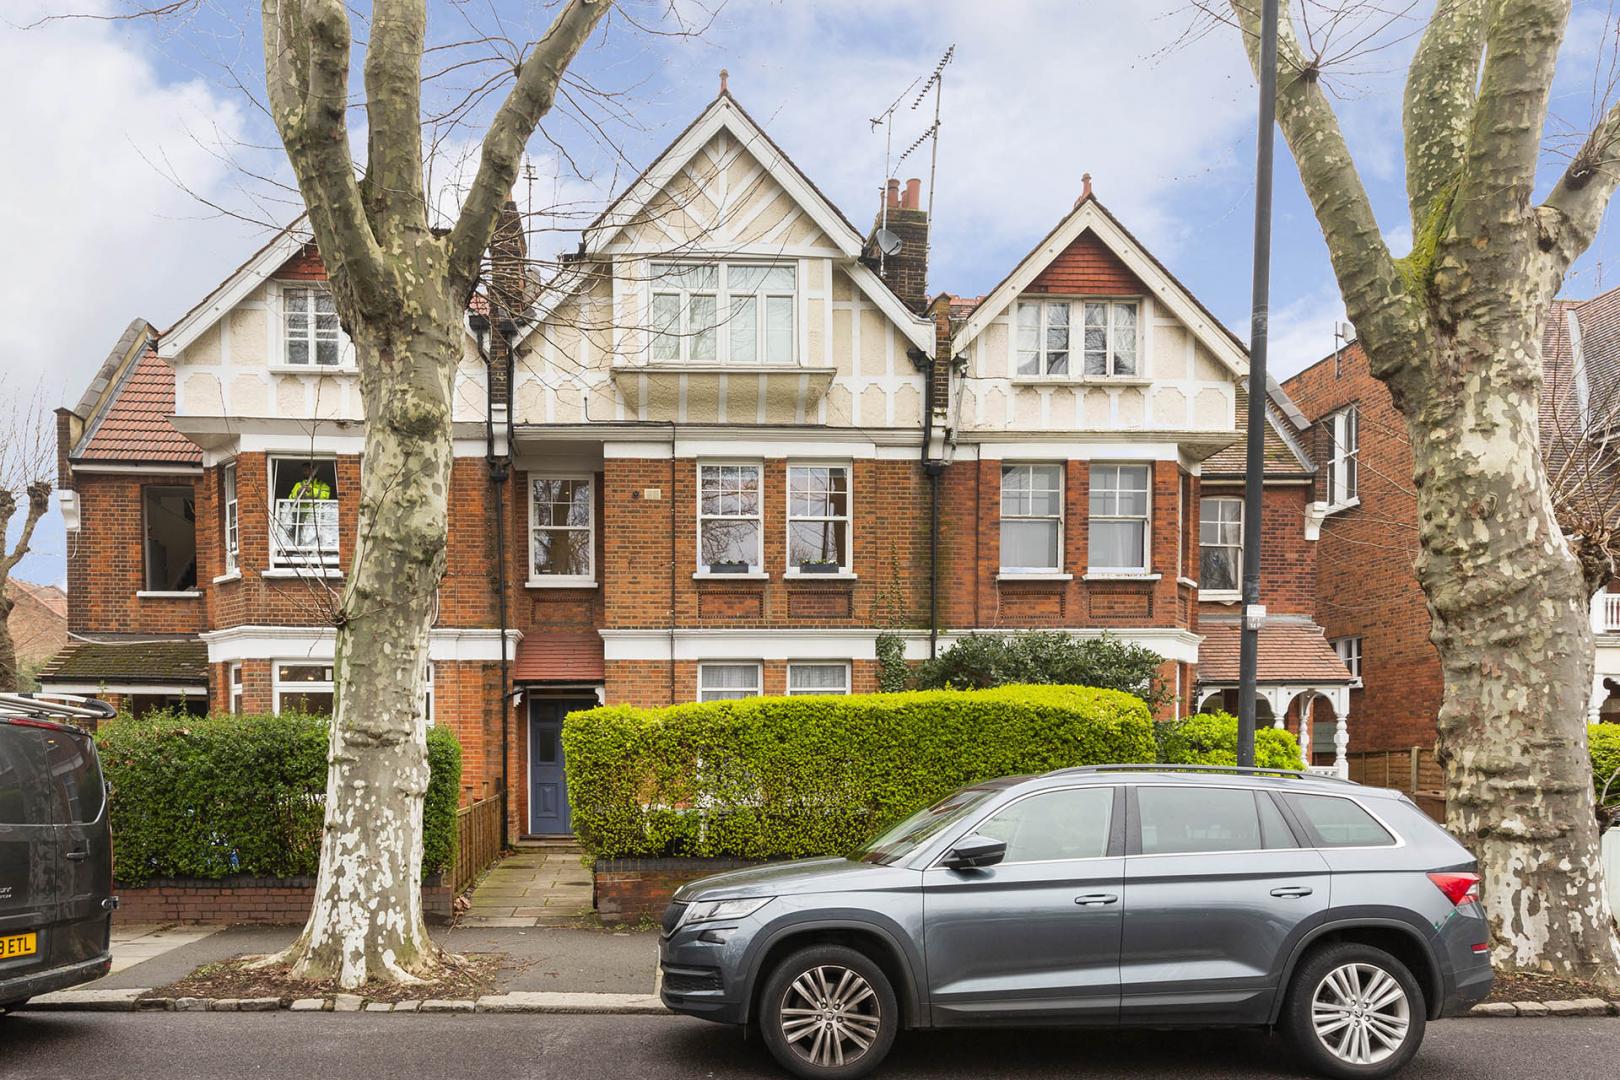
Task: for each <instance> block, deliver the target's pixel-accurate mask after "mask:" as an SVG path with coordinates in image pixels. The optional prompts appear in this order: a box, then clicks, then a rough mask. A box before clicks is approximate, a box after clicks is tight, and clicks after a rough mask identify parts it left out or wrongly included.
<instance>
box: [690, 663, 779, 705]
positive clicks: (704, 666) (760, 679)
mask: <svg viewBox="0 0 1620 1080" xmlns="http://www.w3.org/2000/svg"><path fill="white" fill-rule="evenodd" d="M717 668H752V669H753V672H754V685H753V686H752V687H735V686H717V687H712V688H711V687H705V686H704V685H703V679H704V676H705V675H706V674H707V673H708V672H710V671H713V670H715V669H717ZM711 689H712V690H713V691H714V692H715V693H730V692H731V691H734V690H744V691H747V690H752V691H753V692H752V693H744V694H743V695H742V697H740V698H738V697H713V698H711V697H705V696H704V695H705V694H706V693H708V692H709V691H710V690H711ZM764 693H765V665H764V663H763V662H761V661H759V660H705V661H703V662H701V663H699V664H698V677H697V699H698V700H699V701H744V700H747V699H748V698H751V697H761V696H762V695H764Z"/></svg>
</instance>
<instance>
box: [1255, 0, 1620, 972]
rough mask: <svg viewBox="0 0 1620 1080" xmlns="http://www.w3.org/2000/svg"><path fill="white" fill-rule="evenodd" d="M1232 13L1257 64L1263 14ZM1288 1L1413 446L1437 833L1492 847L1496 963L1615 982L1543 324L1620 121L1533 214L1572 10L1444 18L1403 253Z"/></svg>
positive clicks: (1286, 121)
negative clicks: (1439, 779) (1545, 409)
mask: <svg viewBox="0 0 1620 1080" xmlns="http://www.w3.org/2000/svg"><path fill="white" fill-rule="evenodd" d="M1231 7H1232V10H1233V13H1234V14H1235V15H1236V17H1237V20H1238V22H1239V24H1240V25H1241V26H1242V28H1243V30H1244V33H1245V38H1246V40H1247V43H1248V45H1249V46H1250V47H1249V50H1248V51H1249V56H1250V60H1251V63H1258V55H1259V50H1258V42H1257V34H1258V29H1259V16H1258V12H1257V9H1256V7H1255V5H1254V4H1253V2H1252V0H1231ZM1287 7H1288V5H1287V4H1286V3H1284V5H1283V8H1284V13H1283V19H1282V40H1281V42H1280V49H1279V65H1278V89H1277V119H1278V124H1279V126H1280V127H1281V129H1282V132H1283V136H1284V138H1285V139H1286V140H1287V142H1288V144H1289V147H1290V148H1291V150H1292V151H1293V155H1294V159H1295V161H1296V162H1297V163H1298V166H1299V170H1300V175H1301V178H1302V180H1303V181H1304V185H1305V190H1306V192H1307V194H1308V195H1309V197H1310V200H1311V203H1312V205H1313V207H1314V209H1315V211H1316V215H1317V219H1318V223H1319V224H1320V225H1321V228H1322V231H1323V233H1324V235H1325V236H1326V238H1327V241H1328V249H1329V253H1330V256H1331V258H1332V261H1333V267H1334V272H1335V274H1336V275H1337V277H1338V279H1339V284H1340V288H1341V290H1342V291H1343V293H1344V299H1345V305H1346V308H1347V310H1348V312H1349V314H1350V318H1351V319H1352V320H1353V321H1354V323H1355V324H1356V328H1357V333H1358V336H1359V338H1360V341H1361V344H1362V346H1363V348H1364V349H1365V351H1366V352H1367V355H1368V358H1369V361H1370V363H1371V366H1372V370H1373V372H1374V373H1375V374H1376V375H1377V376H1378V377H1379V378H1381V379H1383V380H1384V381H1385V383H1386V384H1387V385H1388V386H1389V387H1390V391H1391V395H1392V397H1393V398H1394V401H1395V404H1396V406H1397V407H1398V408H1399V409H1400V411H1401V413H1402V414H1403V416H1404V417H1405V418H1406V421H1407V426H1408V430H1409V434H1410V436H1411V440H1412V450H1413V460H1414V466H1415V473H1416V475H1415V481H1416V485H1417V499H1418V519H1419V525H1418V529H1419V540H1420V554H1419V557H1418V561H1417V567H1416V570H1417V575H1418V580H1419V582H1420V583H1421V584H1422V586H1423V590H1424V593H1425V595H1426V597H1427V599H1428V606H1429V612H1430V615H1431V618H1432V629H1431V632H1430V637H1431V639H1432V640H1433V642H1434V644H1435V647H1436V649H1437V650H1438V651H1439V654H1440V662H1441V667H1442V671H1443V673H1444V679H1445V696H1444V701H1443V703H1442V705H1441V709H1440V714H1439V717H1438V742H1437V749H1438V757H1439V759H1440V761H1441V762H1442V763H1443V765H1444V767H1445V771H1446V783H1447V825H1448V827H1449V828H1450V829H1451V830H1452V831H1453V832H1454V833H1455V834H1456V835H1457V836H1458V837H1459V838H1461V839H1462V840H1463V841H1464V842H1465V843H1467V844H1468V845H1469V846H1470V847H1471V848H1472V850H1473V851H1474V852H1475V854H1476V855H1477V856H1478V857H1479V861H1480V865H1481V868H1482V870H1483V872H1484V877H1485V892H1484V901H1485V907H1486V910H1487V912H1488V914H1489V915H1490V918H1491V923H1492V927H1493V931H1494V934H1495V948H1494V959H1495V960H1496V962H1497V964H1498V965H1499V966H1503V967H1511V968H1519V969H1525V970H1532V971H1542V972H1548V973H1553V974H1559V975H1566V976H1576V977H1580V978H1586V979H1593V980H1598V981H1603V982H1607V983H1609V984H1611V985H1620V940H1617V939H1616V936H1615V927H1614V919H1613V915H1612V914H1611V912H1610V910H1609V905H1608V903H1607V901H1606V899H1605V897H1604V892H1603V886H1602V869H1601V864H1600V863H1599V860H1598V830H1597V824H1596V818H1595V816H1594V812H1593V795H1592V787H1591V766H1590V763H1589V760H1588V757H1587V747H1586V704H1587V695H1588V694H1589V693H1590V689H1591V676H1592V662H1593V661H1592V647H1593V646H1592V637H1591V626H1590V622H1589V620H1588V616H1587V610H1588V609H1587V603H1588V600H1589V598H1590V592H1589V591H1588V589H1587V587H1586V584H1585V581H1584V579H1583V575H1582V568H1581V566H1580V563H1579V561H1578V560H1577V558H1576V557H1575V555H1574V553H1573V552H1572V550H1571V547H1570V544H1569V543H1568V541H1567V540H1566V538H1565V536H1564V533H1563V531H1562V529H1561V528H1560V526H1559V522H1558V520H1557V517H1556V515H1555V513H1554V509H1553V502H1552V498H1551V494H1550V491H1549V487H1548V483H1547V478H1546V475H1545V472H1544V470H1543V468H1542V462H1541V456H1540V446H1539V432H1538V426H1537V410H1538V395H1539V393H1540V387H1541V371H1542V368H1541V331H1542V323H1543V320H1544V318H1545V317H1546V313H1547V309H1548V305H1549V302H1550V301H1551V299H1552V297H1553V296H1554V295H1555V294H1556V292H1557V290H1558V287H1559V285H1560V283H1561V282H1562V280H1563V276H1564V273H1565V271H1566V270H1567V269H1568V266H1569V263H1570V262H1571V261H1572V260H1573V259H1574V258H1575V257H1576V256H1578V255H1579V254H1580V252H1581V251H1582V250H1584V249H1585V247H1586V245H1587V244H1588V243H1590V241H1591V238H1592V234H1593V233H1594V232H1595V230H1596V227H1597V223H1598V220H1599V219H1600V218H1601V216H1602V212H1603V207H1604V206H1605V205H1606V204H1607V202H1608V199H1609V196H1610V194H1611V193H1612V192H1613V189H1614V183H1615V177H1616V171H1615V169H1614V168H1613V165H1614V161H1613V154H1612V152H1611V151H1612V144H1613V142H1614V141H1615V139H1614V134H1615V130H1616V129H1617V127H1620V120H1617V119H1616V114H1614V113H1611V114H1610V117H1609V118H1608V119H1607V120H1605V122H1604V125H1603V126H1602V127H1601V128H1600V130H1599V132H1597V133H1594V135H1593V139H1592V141H1589V143H1588V146H1587V149H1586V150H1583V152H1582V153H1581V154H1580V155H1577V158H1576V161H1575V163H1574V164H1573V165H1572V166H1571V168H1570V173H1569V174H1567V175H1566V176H1565V178H1564V180H1563V181H1562V182H1561V183H1560V184H1559V186H1558V188H1557V190H1555V192H1554V193H1553V196H1552V197H1551V198H1550V199H1549V200H1548V202H1547V203H1546V204H1545V205H1543V206H1541V207H1536V206H1534V205H1533V204H1532V202H1531V194H1532V186H1533V184H1534V179H1535V169H1536V164H1537V155H1538V152H1539V144H1540V138H1541V131H1542V125H1543V123H1544V120H1545V116H1546V111H1547V96H1548V91H1549V87H1550V86H1551V82H1552V75H1553V64H1554V61H1555V59H1556V56H1557V52H1558V46H1559V43H1560V41H1561V38H1562V33H1563V28H1564V25H1565V23H1566V22H1567V20H1568V16H1569V3H1568V0H1450V2H1448V3H1443V4H1440V5H1437V8H1436V11H1435V14H1434V15H1433V16H1432V18H1431V21H1430V24H1429V26H1428V27H1427V30H1426V32H1425V34H1424V36H1423V38H1422V40H1421V42H1420V44H1419V47H1418V49H1417V52H1416V55H1415V56H1414V58H1413V62H1412V68H1411V71H1410V74H1409V79H1408V86H1407V94H1406V107H1405V118H1404V123H1405V128H1406V132H1405V134H1406V159H1407V190H1408V195H1409V199H1410V204H1411V213H1412V228H1413V250H1412V253H1411V255H1409V256H1408V257H1407V258H1405V259H1400V260H1397V259H1393V258H1391V256H1390V254H1389V252H1388V250H1387V249H1386V247H1385V245H1384V243H1383V240H1382V238H1381V236H1380V234H1379V232H1378V228H1377V223H1376V221H1375V220H1374V218H1373V214H1372V209H1371V205H1370V203H1369V202H1368V200H1367V197H1366V194H1365V192H1364V190H1363V189H1362V186H1361V182H1360V180H1359V178H1358V177H1357V175H1356V172H1355V168H1354V164H1353V162H1352V161H1351V159H1350V154H1349V151H1348V148H1347V147H1346V145H1345V142H1344V139H1343V137H1342V135H1341V133H1340V130H1339V126H1338V122H1337V120H1336V118H1335V117H1334V114H1333V110H1332V107H1331V105H1330V104H1329V103H1328V101H1327V98H1326V97H1325V96H1324V94H1323V93H1322V90H1321V88H1320V85H1319V83H1318V78H1317V76H1318V74H1319V73H1318V72H1316V71H1315V70H1314V69H1313V68H1312V66H1311V63H1310V62H1309V61H1308V59H1307V58H1306V57H1304V56H1303V54H1302V52H1301V50H1300V47H1299V43H1298V40H1297V38H1296V37H1295V35H1294V33H1293V31H1292V23H1291V20H1290V19H1289V17H1288V13H1287Z"/></svg>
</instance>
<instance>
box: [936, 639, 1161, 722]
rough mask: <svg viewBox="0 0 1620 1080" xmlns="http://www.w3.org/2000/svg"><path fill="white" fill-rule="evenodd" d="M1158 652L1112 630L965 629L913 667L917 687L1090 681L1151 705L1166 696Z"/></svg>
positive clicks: (962, 687)
mask: <svg viewBox="0 0 1620 1080" xmlns="http://www.w3.org/2000/svg"><path fill="white" fill-rule="evenodd" d="M1163 663H1164V657H1162V656H1160V655H1159V654H1158V653H1156V652H1154V651H1153V650H1152V649H1148V648H1144V647H1143V646H1141V645H1134V644H1132V643H1130V642H1127V641H1121V640H1120V639H1119V638H1117V637H1115V636H1113V635H1112V634H1103V635H1102V636H1100V637H1094V638H1077V637H1073V636H1071V635H1069V634H1065V633H1061V632H1059V631H1056V630H1030V631H1026V632H1024V633H1019V634H1007V635H995V634H969V635H968V636H967V637H965V638H962V639H961V640H960V641H958V642H957V643H956V644H955V645H953V646H952V647H951V648H949V649H947V650H946V651H945V652H943V653H941V654H940V655H939V656H938V657H936V658H934V659H933V660H930V661H928V662H927V663H925V664H923V665H922V667H920V668H918V669H917V680H916V684H917V687H918V688H919V689H923V690H938V689H944V688H946V687H953V688H955V689H958V690H982V689H986V688H988V687H992V686H1009V685H1018V684H1022V685H1063V686H1094V687H1099V688H1102V689H1106V690H1120V691H1123V692H1125V693H1127V694H1134V695H1135V696H1137V697H1139V698H1141V699H1142V700H1143V701H1145V702H1147V705H1148V708H1150V709H1157V708H1158V707H1159V706H1161V705H1163V704H1165V703H1167V702H1168V701H1169V700H1170V691H1169V688H1168V687H1166V686H1165V684H1164V680H1163V679H1161V678H1160V677H1159V667H1160V665H1162V664H1163Z"/></svg>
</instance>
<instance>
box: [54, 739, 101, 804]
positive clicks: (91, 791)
mask: <svg viewBox="0 0 1620 1080" xmlns="http://www.w3.org/2000/svg"><path fill="white" fill-rule="evenodd" d="M44 741H45V766H46V768H47V769H49V770H50V775H51V781H52V784H51V786H52V789H53V790H52V797H53V798H54V799H55V800H56V814H57V820H58V821H60V822H63V823H70V822H71V823H72V824H74V825H87V824H89V823H91V822H93V821H95V820H96V819H97V818H99V817H100V816H101V806H102V803H104V802H105V801H106V798H107V789H106V787H105V786H104V785H103V784H102V782H101V768H100V766H99V765H98V764H97V763H96V757H95V753H94V751H93V750H91V747H90V738H89V736H85V735H72V734H68V733H66V732H56V731H52V732H46V733H45V740H44Z"/></svg>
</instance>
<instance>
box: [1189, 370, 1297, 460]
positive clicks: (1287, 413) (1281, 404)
mask: <svg viewBox="0 0 1620 1080" xmlns="http://www.w3.org/2000/svg"><path fill="white" fill-rule="evenodd" d="M1268 381H1270V382H1271V386H1270V388H1269V391H1268V392H1267V394H1266V453H1265V471H1266V475H1267V476H1269V477H1302V476H1310V475H1311V474H1312V473H1314V472H1316V465H1315V463H1314V462H1312V460H1311V455H1310V453H1309V452H1308V451H1306V449H1305V439H1304V436H1303V431H1304V429H1305V428H1307V427H1309V426H1310V424H1309V422H1308V421H1306V420H1305V415H1304V414H1303V413H1301V412H1300V411H1299V409H1298V407H1297V406H1295V405H1294V402H1293V400H1292V399H1291V398H1290V397H1289V396H1288V395H1287V394H1286V393H1284V392H1283V388H1282V387H1281V386H1279V385H1278V384H1277V383H1276V382H1275V381H1271V380H1268ZM1237 430H1238V435H1239V436H1240V437H1239V438H1238V439H1237V441H1236V442H1233V443H1232V444H1231V445H1230V446H1227V447H1225V448H1224V449H1222V450H1221V451H1219V452H1218V453H1216V454H1214V455H1213V456H1211V457H1210V458H1208V459H1207V460H1205V461H1204V463H1203V466H1202V467H1201V468H1200V470H1199V472H1200V475H1201V476H1203V477H1204V479H1205V480H1231V479H1233V478H1236V479H1238V480H1241V479H1243V477H1244V474H1245V473H1246V472H1247V471H1248V461H1249V445H1248V439H1247V438H1246V436H1247V433H1248V430H1249V394H1248V389H1247V387H1246V386H1240V387H1238V391H1237Z"/></svg>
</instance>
